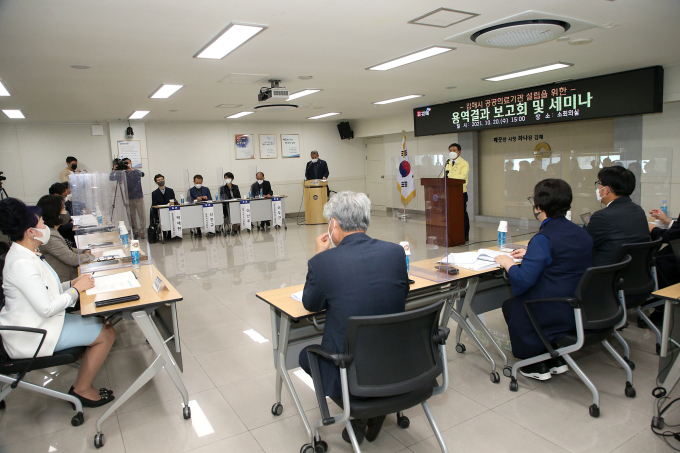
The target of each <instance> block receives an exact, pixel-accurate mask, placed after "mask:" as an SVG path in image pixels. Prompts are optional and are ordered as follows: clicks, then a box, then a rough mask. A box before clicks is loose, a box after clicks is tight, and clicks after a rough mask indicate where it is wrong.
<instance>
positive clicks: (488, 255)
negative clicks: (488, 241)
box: [477, 249, 522, 263]
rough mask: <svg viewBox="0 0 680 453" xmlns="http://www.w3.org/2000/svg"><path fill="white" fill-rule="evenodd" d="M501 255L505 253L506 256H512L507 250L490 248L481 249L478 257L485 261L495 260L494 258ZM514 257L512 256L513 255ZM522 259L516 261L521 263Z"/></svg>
mask: <svg viewBox="0 0 680 453" xmlns="http://www.w3.org/2000/svg"><path fill="white" fill-rule="evenodd" d="M500 255H505V256H510V254H509V253H506V252H499V251H497V250H489V249H479V257H478V258H477V259H480V260H484V261H493V260H494V258H496V257H497V256H500ZM511 258H512V257H511ZM521 261H522V260H518V259H515V263H520V262H521Z"/></svg>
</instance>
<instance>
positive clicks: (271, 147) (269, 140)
mask: <svg viewBox="0 0 680 453" xmlns="http://www.w3.org/2000/svg"><path fill="white" fill-rule="evenodd" d="M258 137H259V139H260V159H276V158H277V157H279V150H278V149H277V146H276V134H260V135H259V136H258Z"/></svg>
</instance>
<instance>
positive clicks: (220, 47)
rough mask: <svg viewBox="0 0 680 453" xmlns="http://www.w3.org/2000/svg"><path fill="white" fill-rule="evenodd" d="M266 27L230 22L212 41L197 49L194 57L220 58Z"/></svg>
mask: <svg viewBox="0 0 680 453" xmlns="http://www.w3.org/2000/svg"><path fill="white" fill-rule="evenodd" d="M266 29H267V25H256V24H241V23H237V22H230V23H229V25H227V27H226V28H225V29H224V30H222V31H221V32H220V33H219V34H218V35H217V36H216V37H215V38H213V40H212V41H210V42H209V43H208V44H206V46H205V47H203V48H202V49H201V50H199V51H198V53H197V54H196V55H194V58H211V59H213V60H221V59H222V58H224V57H226V56H227V55H228V54H229V53H230V52H231V51H233V50H235V49H237V48H238V47H240V46H241V45H243V44H244V43H246V42H247V41H248V40H249V39H251V38H253V37H254V36H255V35H257V34H258V33H260V32H262V31H264V30H266Z"/></svg>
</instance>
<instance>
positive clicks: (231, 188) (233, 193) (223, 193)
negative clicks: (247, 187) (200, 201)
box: [220, 171, 241, 236]
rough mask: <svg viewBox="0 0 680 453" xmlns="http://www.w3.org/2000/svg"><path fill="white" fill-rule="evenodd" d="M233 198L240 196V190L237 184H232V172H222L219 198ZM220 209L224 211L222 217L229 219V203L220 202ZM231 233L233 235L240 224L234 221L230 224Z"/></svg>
mask: <svg viewBox="0 0 680 453" xmlns="http://www.w3.org/2000/svg"><path fill="white" fill-rule="evenodd" d="M234 198H241V191H240V190H239V189H238V186H237V185H236V184H234V174H233V173H232V172H230V171H228V172H226V173H225V174H224V185H223V186H222V187H220V200H233V199H234ZM222 211H223V212H224V218H225V219H227V220H228V219H229V205H228V203H223V204H222ZM231 228H232V230H231V235H232V236H233V235H235V234H236V232H237V231H238V229H239V228H240V225H239V224H238V223H234V224H232V225H231Z"/></svg>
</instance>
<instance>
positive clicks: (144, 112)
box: [128, 110, 149, 120]
mask: <svg viewBox="0 0 680 453" xmlns="http://www.w3.org/2000/svg"><path fill="white" fill-rule="evenodd" d="M148 114H149V110H135V111H134V112H132V115H130V116H128V119H129V120H141V119H142V118H144V117H145V116H146V115H148Z"/></svg>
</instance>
